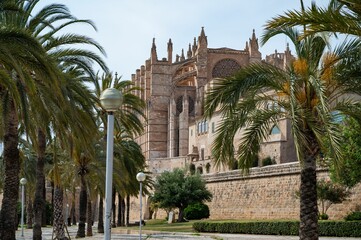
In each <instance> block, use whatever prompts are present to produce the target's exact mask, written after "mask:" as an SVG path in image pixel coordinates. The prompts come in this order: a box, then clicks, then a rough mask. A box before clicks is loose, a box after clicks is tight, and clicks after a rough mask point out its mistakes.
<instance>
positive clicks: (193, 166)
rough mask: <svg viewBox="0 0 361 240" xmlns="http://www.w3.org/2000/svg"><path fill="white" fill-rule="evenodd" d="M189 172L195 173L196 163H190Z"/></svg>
mask: <svg viewBox="0 0 361 240" xmlns="http://www.w3.org/2000/svg"><path fill="white" fill-rule="evenodd" d="M189 172H190V173H191V174H192V175H194V174H195V173H196V165H194V164H193V163H191V164H190V165H189Z"/></svg>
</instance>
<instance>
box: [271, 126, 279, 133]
mask: <svg viewBox="0 0 361 240" xmlns="http://www.w3.org/2000/svg"><path fill="white" fill-rule="evenodd" d="M280 133H281V130H280V128H279V127H278V126H277V125H274V126H273V128H272V129H271V132H270V134H271V135H273V134H280Z"/></svg>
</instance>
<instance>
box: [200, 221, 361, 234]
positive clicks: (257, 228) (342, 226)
mask: <svg viewBox="0 0 361 240" xmlns="http://www.w3.org/2000/svg"><path fill="white" fill-rule="evenodd" d="M299 224H300V223H299V222H298V221H269V222H207V221H201V222H196V223H193V228H194V230H196V231H198V232H219V233H241V234H262V235H298V231H299ZM319 235H320V236H335V237H361V222H356V221H355V222H343V221H320V222H319Z"/></svg>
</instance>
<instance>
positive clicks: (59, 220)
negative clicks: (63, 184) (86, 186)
mask: <svg viewBox="0 0 361 240" xmlns="http://www.w3.org/2000/svg"><path fill="white" fill-rule="evenodd" d="M64 225H65V223H64V216H63V189H61V188H60V187H58V186H56V187H55V188H54V229H55V230H54V233H55V238H56V239H59V240H65V239H67V237H65V231H64V228H65V226H64Z"/></svg>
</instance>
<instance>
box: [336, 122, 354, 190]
mask: <svg viewBox="0 0 361 240" xmlns="http://www.w3.org/2000/svg"><path fill="white" fill-rule="evenodd" d="M360 132H361V126H360V125H359V124H358V123H357V122H356V121H355V120H354V119H352V118H346V119H345V120H344V123H343V125H342V144H341V149H342V151H343V154H344V156H345V157H344V159H343V161H342V164H341V166H339V168H340V171H339V172H341V173H342V174H337V171H336V169H335V166H331V177H332V179H333V180H334V181H336V182H339V183H341V184H343V185H345V186H347V187H354V186H355V185H356V184H357V183H359V182H361V171H360V169H361V135H360Z"/></svg>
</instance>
